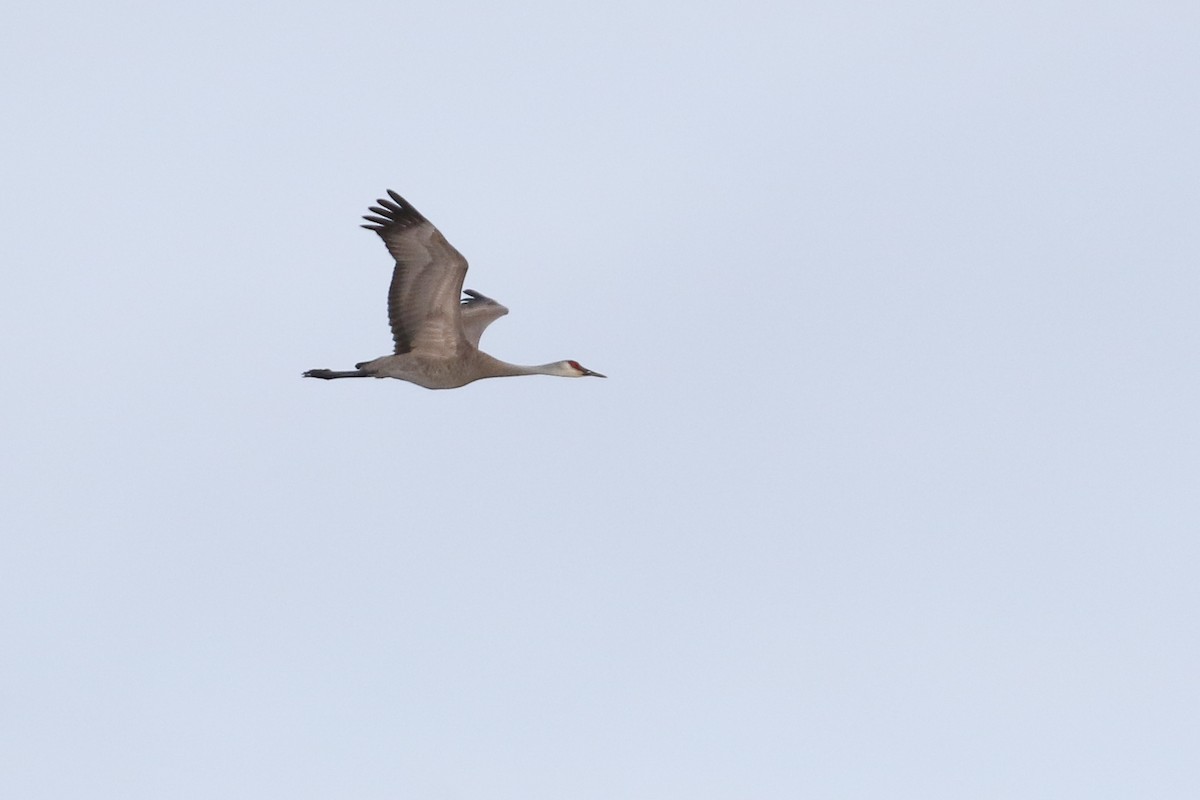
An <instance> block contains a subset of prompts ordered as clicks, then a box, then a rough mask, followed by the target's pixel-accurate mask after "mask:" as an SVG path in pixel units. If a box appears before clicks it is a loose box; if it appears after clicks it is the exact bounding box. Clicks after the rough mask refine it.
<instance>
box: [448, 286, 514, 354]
mask: <svg viewBox="0 0 1200 800" xmlns="http://www.w3.org/2000/svg"><path fill="white" fill-rule="evenodd" d="M463 294H465V295H467V296H468V297H470V298H471V299H470V300H463V301H462V302H461V303H460V304H459V306H458V308H459V316H460V317H461V318H462V327H463V335H465V336H466V337H467V341H468V342H470V343H471V344H472V345H473V346H475V347H479V337H481V336H483V331H484V329H485V328H487V326H488V325H491V324H492V323H493V322H495V321H496V320H498V319H500V318H501V317H503V316H504V315H505V314H507V313H508V309H507V308H505V307H504V306H502V305H500V304H499V303H497V302H496V301H495V300H493V299H492V298H490V297H484V296H483V295H481V294H480V293H479V292H476V291H473V290H471V289H463Z"/></svg>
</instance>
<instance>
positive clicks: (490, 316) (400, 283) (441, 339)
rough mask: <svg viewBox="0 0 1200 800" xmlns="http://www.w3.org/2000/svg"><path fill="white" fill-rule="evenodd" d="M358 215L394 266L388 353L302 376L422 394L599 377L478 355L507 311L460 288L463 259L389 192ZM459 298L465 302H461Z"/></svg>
mask: <svg viewBox="0 0 1200 800" xmlns="http://www.w3.org/2000/svg"><path fill="white" fill-rule="evenodd" d="M388 196H389V197H390V198H391V199H390V200H385V199H380V200H378V201H377V202H378V203H379V205H376V206H371V207H370V210H371V212H372V213H371V214H369V215H367V216H365V217H363V219H365V220H366V221H367V222H368V223H370V224H368V225H363V226H362V227H364V228H366V229H368V230H372V231H375V232H376V233H378V234H379V236H380V238H381V239H383V243H384V245H386V246H387V249H388V252H389V253H391V255H392V258H393V259H394V260H395V262H396V267H395V269H394V270H393V271H392V283H391V286H390V287H389V288H388V321H389V322H390V324H391V327H392V341H393V343H394V345H395V347H394V351H393V353H392V354H391V355H387V356H381V357H379V358H376V359H374V360H373V361H364V362H361V363H359V364H355V365H354V367H355V368H354V369H353V370H344V371H334V370H328V369H310V370H309V371H307V372H305V373H304V377H306V378H321V379H324V380H333V379H336V378H368V377H374V378H398V379H399V380H404V381H409V382H410V383H415V384H417V385H418V386H424V387H425V388H427V389H454V388H457V387H459V386H465V385H467V384H468V383H471V382H472V381H477V380H479V379H480V378H500V377H507V376H512V375H558V376H561V377H568V378H581V377H584V376H588V375H591V376H595V377H598V378H603V377H605V376H603V375H601V374H600V373H598V372H593V371H591V370H589V369H585V368H584V367H582V366H580V365H579V363H578V362H577V361H555V362H552V363H550V364H541V365H537V366H521V365H519V364H509V363H507V362H504V361H501V360H499V359H497V358H493V357H492V356H490V355H488V354H487V353H484V352H482V351H481V350H480V349H479V339H480V337H482V336H483V332H484V330H485V329H486V328H487V326H488V325H491V324H492V323H493V322H495V321H496V320H497V319H499V318H500V317H502V316H504V315H505V314H507V313H508V309H507V308H505V307H504V306H502V305H500V304H499V303H497V302H496V301H495V300H493V299H492V298H490V297H485V296H484V295H482V294H480V293H479V292H476V291H473V290H471V289H467V290H465V291H464V290H463V280H464V279H465V278H466V275H467V260H466V259H465V258H463V257H462V254H461V253H459V252H458V251H457V250H455V249H454V247H453V245H451V244H450V243H449V242H448V241H446V237H444V236H442V234H441V232H440V231H438V229H437V228H435V227H434V226H433V225H432V224H431V223H430V222H429V220H427V219H425V217H423V216H421V214H420V212H418V211H417V210H416V209H415V208H414V207H413V206H412V204H411V203H409V202H408V201H406V200H405V199H404V198H402V197H401V196H400V195H398V194H396V193H395V192H393V191H392V190H391V189H389V190H388ZM463 294H466V295H467V299H465V300H460V296H461V295H463Z"/></svg>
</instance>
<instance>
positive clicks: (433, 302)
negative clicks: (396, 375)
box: [362, 189, 469, 357]
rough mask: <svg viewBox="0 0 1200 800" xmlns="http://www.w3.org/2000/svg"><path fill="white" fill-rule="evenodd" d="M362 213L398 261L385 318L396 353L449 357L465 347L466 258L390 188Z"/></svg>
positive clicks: (369, 226) (467, 343)
mask: <svg viewBox="0 0 1200 800" xmlns="http://www.w3.org/2000/svg"><path fill="white" fill-rule="evenodd" d="M388 196H389V197H391V200H386V199H383V198H381V199H379V200H377V201H376V202H377V203H378V204H379V205H377V206H371V207H370V210H371V211H372V212H374V213H373V214H369V215H366V216H364V217H363V219H365V220H366V221H367V222H369V223H371V224H369V225H363V226H362V227H364V228H366V229H367V230H372V231H375V232H376V233H378V234H379V237H380V238H381V239H383V243H384V245H386V246H387V249H388V252H389V253H391V255H392V258H393V259H395V261H396V267H395V269H394V270H393V271H392V283H391V286H390V287H389V288H388V321H389V322H390V323H391V326H392V340H393V341H394V342H395V345H396V349H395V352H396V353H397V354H400V353H412V352H417V353H426V354H429V355H434V356H447V357H449V356H453V355H454V354H455V353H457V352H459V351H460V350H461V349H462V348H463V347H464V346H469V342H468V339H467V337H466V335H465V333H464V331H463V326H462V318H461V311H460V309H459V296H460V294H461V293H462V285H463V279H464V278H465V277H466V274H467V260H466V259H465V258H463V256H462V254H461V253H459V252H458V251H457V250H455V249H454V247H453V246H452V245H451V244H450V243H449V242H448V241H446V237H445V236H442V234H441V232H440V231H438V229H437V228H435V227H434V226H433V224H432V223H430V222H429V220H427V219H425V217H423V216H421V212H419V211H417V209H415V208H414V207H413V206H412V204H411V203H409V202H408V201H406V200H405V199H404V198H403V197H401V196H400V195H398V194H396V193H395V192H393V191H392V190H391V189H388Z"/></svg>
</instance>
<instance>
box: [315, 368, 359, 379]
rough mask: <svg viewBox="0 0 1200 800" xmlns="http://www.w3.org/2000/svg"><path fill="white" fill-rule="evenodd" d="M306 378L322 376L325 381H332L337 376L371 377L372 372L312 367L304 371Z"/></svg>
mask: <svg viewBox="0 0 1200 800" xmlns="http://www.w3.org/2000/svg"><path fill="white" fill-rule="evenodd" d="M304 377H306V378H320V379H321V380H323V381H331V380H334V379H335V378H369V377H371V373H369V372H363V371H362V370H361V369H352V370H348V371H346V372H335V371H333V370H331V369H310V370H309V371H308V372H306V373H304Z"/></svg>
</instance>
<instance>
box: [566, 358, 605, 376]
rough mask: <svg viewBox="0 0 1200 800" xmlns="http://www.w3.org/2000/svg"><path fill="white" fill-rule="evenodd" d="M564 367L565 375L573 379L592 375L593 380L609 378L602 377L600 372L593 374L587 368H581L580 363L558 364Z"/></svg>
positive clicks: (567, 362)
mask: <svg viewBox="0 0 1200 800" xmlns="http://www.w3.org/2000/svg"><path fill="white" fill-rule="evenodd" d="M558 363H559V364H561V365H562V367H563V374H565V375H568V376H570V377H572V378H584V377H587V376H588V375H591V376H592V377H593V378H607V377H608V376H607V375H601V374H600V373H599V372H592V371H591V370H590V369H588V368H587V367H584V366H581V365H580V363H579V362H578V361H560V362H558Z"/></svg>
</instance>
